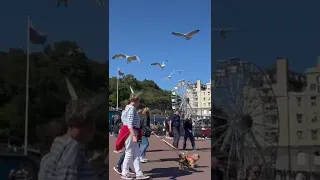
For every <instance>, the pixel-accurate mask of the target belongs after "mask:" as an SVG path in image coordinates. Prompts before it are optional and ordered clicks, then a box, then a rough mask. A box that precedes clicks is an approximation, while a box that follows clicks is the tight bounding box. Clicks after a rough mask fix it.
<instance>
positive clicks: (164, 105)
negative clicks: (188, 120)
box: [109, 74, 171, 111]
mask: <svg viewBox="0 0 320 180" xmlns="http://www.w3.org/2000/svg"><path fill="white" fill-rule="evenodd" d="M130 86H131V87H132V89H133V90H134V91H136V92H138V91H143V93H142V96H141V97H142V98H141V107H145V106H148V107H149V108H150V109H158V110H162V111H163V110H169V109H171V92H170V91H166V90H162V89H161V88H159V86H158V85H157V84H156V83H155V82H154V81H152V80H146V79H145V80H143V81H139V80H137V79H136V78H135V77H134V76H133V75H132V74H128V75H126V76H124V77H122V78H119V102H120V103H119V106H120V105H121V104H123V101H125V100H126V99H128V98H129V97H130V93H131V91H130ZM116 104H117V78H116V77H112V78H109V105H110V106H111V107H116Z"/></svg>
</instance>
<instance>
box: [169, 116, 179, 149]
mask: <svg viewBox="0 0 320 180" xmlns="http://www.w3.org/2000/svg"><path fill="white" fill-rule="evenodd" d="M180 126H181V122H180V113H179V111H176V112H175V114H174V115H173V117H172V120H171V122H170V124H169V128H170V132H172V133H173V144H172V145H173V146H174V147H175V148H177V149H178V148H179V140H180Z"/></svg>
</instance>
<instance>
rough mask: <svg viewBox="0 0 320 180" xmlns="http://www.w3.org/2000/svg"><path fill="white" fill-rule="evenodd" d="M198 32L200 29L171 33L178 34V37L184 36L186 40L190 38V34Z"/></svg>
mask: <svg viewBox="0 0 320 180" xmlns="http://www.w3.org/2000/svg"><path fill="white" fill-rule="evenodd" d="M198 32H200V30H194V31H191V32H188V33H185V34H184V33H181V32H173V33H172V34H173V35H174V36H180V37H184V38H186V40H190V39H191V36H193V35H195V34H197V33H198Z"/></svg>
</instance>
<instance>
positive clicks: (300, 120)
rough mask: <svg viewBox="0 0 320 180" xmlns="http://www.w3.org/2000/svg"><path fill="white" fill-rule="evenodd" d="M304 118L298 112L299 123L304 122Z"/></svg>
mask: <svg viewBox="0 0 320 180" xmlns="http://www.w3.org/2000/svg"><path fill="white" fill-rule="evenodd" d="M302 118H303V116H302V114H297V122H298V123H302Z"/></svg>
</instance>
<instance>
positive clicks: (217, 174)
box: [211, 156, 223, 180]
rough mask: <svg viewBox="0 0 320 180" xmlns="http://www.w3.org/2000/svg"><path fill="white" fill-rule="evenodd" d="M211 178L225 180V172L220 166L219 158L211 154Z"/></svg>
mask: <svg viewBox="0 0 320 180" xmlns="http://www.w3.org/2000/svg"><path fill="white" fill-rule="evenodd" d="M211 179H214V180H223V173H222V172H221V171H220V169H219V167H218V159H217V158H216V157H214V156H211Z"/></svg>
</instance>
